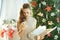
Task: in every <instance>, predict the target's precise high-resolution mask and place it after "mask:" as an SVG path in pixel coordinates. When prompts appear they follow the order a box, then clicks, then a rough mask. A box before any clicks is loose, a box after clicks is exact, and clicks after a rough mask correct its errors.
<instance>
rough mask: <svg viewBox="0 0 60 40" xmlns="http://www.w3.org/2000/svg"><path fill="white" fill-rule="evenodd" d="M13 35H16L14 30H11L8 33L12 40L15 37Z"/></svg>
mask: <svg viewBox="0 0 60 40" xmlns="http://www.w3.org/2000/svg"><path fill="white" fill-rule="evenodd" d="M13 33H14V30H13V29H10V30H9V32H8V36H9V38H12V37H13Z"/></svg>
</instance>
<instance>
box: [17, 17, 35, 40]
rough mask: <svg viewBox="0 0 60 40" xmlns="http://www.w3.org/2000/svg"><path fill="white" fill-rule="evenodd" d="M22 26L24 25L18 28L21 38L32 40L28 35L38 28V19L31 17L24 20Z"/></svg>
mask: <svg viewBox="0 0 60 40" xmlns="http://www.w3.org/2000/svg"><path fill="white" fill-rule="evenodd" d="M20 26H22V27H19V28H18V29H19V32H20V33H19V36H20V38H21V40H31V39H30V38H29V37H28V35H29V33H30V32H32V31H33V30H34V29H35V28H36V20H35V19H34V18H33V17H29V18H28V20H26V21H25V22H23V23H22V24H21V25H20ZM21 30H22V31H21Z"/></svg>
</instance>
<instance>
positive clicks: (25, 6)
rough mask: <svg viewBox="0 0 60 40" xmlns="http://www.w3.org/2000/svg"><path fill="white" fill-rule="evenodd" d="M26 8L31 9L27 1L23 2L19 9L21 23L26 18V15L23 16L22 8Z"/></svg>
mask: <svg viewBox="0 0 60 40" xmlns="http://www.w3.org/2000/svg"><path fill="white" fill-rule="evenodd" d="M26 8H29V9H31V8H30V5H29V4H27V3H25V4H23V8H22V9H21V10H20V17H19V22H20V23H22V22H24V21H25V20H26V17H25V16H24V13H23V9H26Z"/></svg>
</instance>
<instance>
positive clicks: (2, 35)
mask: <svg viewBox="0 0 60 40" xmlns="http://www.w3.org/2000/svg"><path fill="white" fill-rule="evenodd" d="M5 32H6V30H5V29H3V30H2V32H1V37H4V33H5Z"/></svg>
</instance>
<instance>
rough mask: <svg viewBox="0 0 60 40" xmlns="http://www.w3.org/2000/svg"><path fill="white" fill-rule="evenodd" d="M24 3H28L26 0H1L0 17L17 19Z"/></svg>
mask: <svg viewBox="0 0 60 40" xmlns="http://www.w3.org/2000/svg"><path fill="white" fill-rule="evenodd" d="M24 3H28V0H3V7H2V11H1V18H2V19H8V20H10V19H17V18H18V15H19V11H20V8H21V7H22V5H23V4H24Z"/></svg>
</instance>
